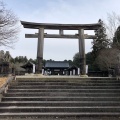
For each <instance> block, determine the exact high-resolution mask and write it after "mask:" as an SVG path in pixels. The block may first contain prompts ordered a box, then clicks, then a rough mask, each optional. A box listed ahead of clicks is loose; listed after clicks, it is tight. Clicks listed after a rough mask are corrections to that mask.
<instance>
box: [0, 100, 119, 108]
mask: <svg viewBox="0 0 120 120" xmlns="http://www.w3.org/2000/svg"><path fill="white" fill-rule="evenodd" d="M2 106H6V107H7V106H39V107H48V106H67V107H69V106H74V107H78V106H80V107H81V106H83V107H84V106H88V107H89V106H91V107H92V106H98V107H100V106H120V101H20V102H19V101H2V103H0V107H2Z"/></svg>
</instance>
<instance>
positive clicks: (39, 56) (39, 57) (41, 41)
mask: <svg viewBox="0 0 120 120" xmlns="http://www.w3.org/2000/svg"><path fill="white" fill-rule="evenodd" d="M43 45H44V28H39V30H38V47H37V71H36V73H38V74H42V60H43Z"/></svg>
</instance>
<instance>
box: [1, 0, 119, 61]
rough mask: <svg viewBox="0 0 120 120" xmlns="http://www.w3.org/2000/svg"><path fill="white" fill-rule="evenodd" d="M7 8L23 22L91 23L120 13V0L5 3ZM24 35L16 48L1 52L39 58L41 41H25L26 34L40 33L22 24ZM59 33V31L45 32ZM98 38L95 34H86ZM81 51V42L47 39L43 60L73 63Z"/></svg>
mask: <svg viewBox="0 0 120 120" xmlns="http://www.w3.org/2000/svg"><path fill="white" fill-rule="evenodd" d="M3 2H4V3H5V4H6V8H7V9H11V10H12V11H13V12H14V14H15V15H16V16H17V17H18V18H19V20H20V21H28V22H38V23H62V24H90V23H97V22H98V20H99V19H102V20H104V21H106V20H107V14H108V13H112V12H115V13H116V14H120V13H119V11H120V0H3ZM19 27H20V33H19V34H18V41H17V42H16V43H15V44H14V48H13V49H10V48H5V47H0V50H4V51H10V54H11V56H12V57H13V58H15V57H16V56H27V58H28V59H29V58H32V59H35V58H36V56H37V38H35V39H33V38H25V34H26V33H31V34H34V33H36V32H37V30H33V29H26V28H23V26H22V25H21V24H20V22H19ZM46 32H47V33H52V34H54V33H55V34H57V33H58V31H55V30H53V31H49V30H47V31H45V33H46ZM64 33H65V34H76V33H78V31H64ZM85 33H86V34H89V35H94V31H85ZM91 43H92V40H90V39H87V40H85V52H86V53H87V52H90V51H92V44H91ZM77 52H78V40H77V39H59V38H58V39H56V38H53V39H50V38H45V39H44V54H43V59H46V60H49V59H53V60H56V61H62V60H65V59H66V60H72V59H73V56H74V55H75V53H77Z"/></svg>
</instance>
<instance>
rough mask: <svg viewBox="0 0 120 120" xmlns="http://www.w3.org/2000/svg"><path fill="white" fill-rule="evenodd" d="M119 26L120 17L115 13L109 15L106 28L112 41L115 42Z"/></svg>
mask: <svg viewBox="0 0 120 120" xmlns="http://www.w3.org/2000/svg"><path fill="white" fill-rule="evenodd" d="M118 26H120V15H117V14H116V13H115V12H112V13H108V14H107V23H106V28H107V34H108V37H109V39H110V40H113V37H114V35H115V32H116V30H117V28H118Z"/></svg>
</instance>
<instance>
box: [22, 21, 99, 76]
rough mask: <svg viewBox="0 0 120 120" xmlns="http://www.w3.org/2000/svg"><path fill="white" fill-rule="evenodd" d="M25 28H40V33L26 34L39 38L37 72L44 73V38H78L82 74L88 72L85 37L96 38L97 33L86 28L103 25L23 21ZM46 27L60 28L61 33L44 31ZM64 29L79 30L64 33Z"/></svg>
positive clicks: (95, 27)
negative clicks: (87, 31) (91, 32)
mask: <svg viewBox="0 0 120 120" xmlns="http://www.w3.org/2000/svg"><path fill="white" fill-rule="evenodd" d="M21 24H22V25H23V26H24V28H29V29H38V33H35V34H25V37H26V38H38V47H37V70H36V73H38V74H41V73H42V60H43V46H44V38H68V39H78V44H79V55H80V71H81V75H85V74H86V58H85V41H84V39H95V38H96V36H95V35H87V34H84V30H96V29H99V27H101V24H99V23H95V24H50V23H33V22H26V21H21ZM45 29H49V30H51V29H52V30H59V34H47V33H44V30H45ZM64 30H78V34H75V35H67V34H64Z"/></svg>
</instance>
